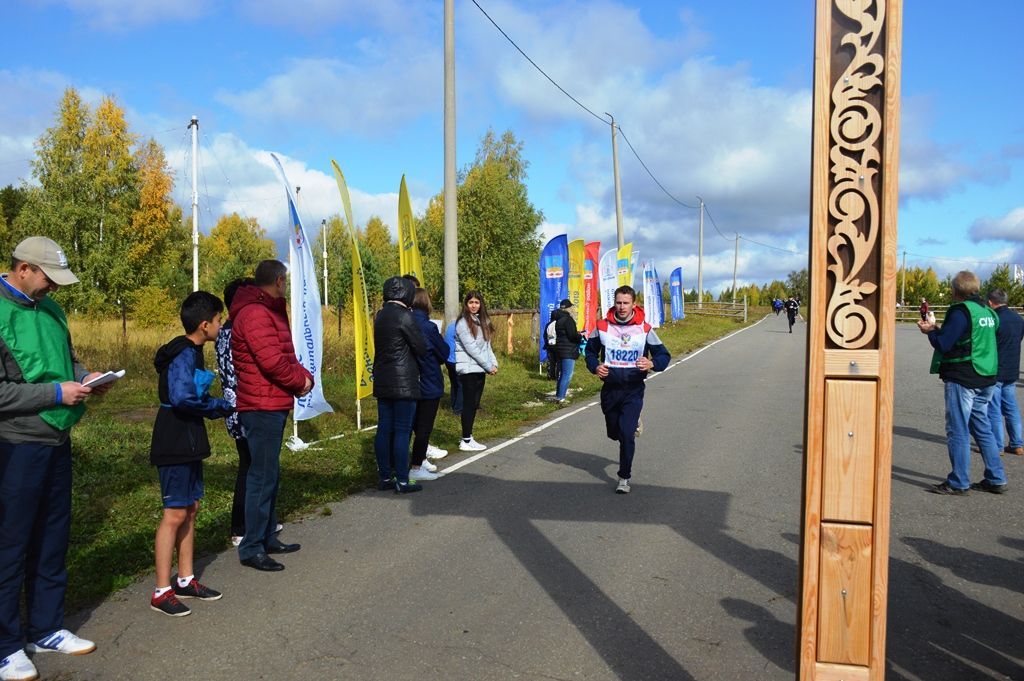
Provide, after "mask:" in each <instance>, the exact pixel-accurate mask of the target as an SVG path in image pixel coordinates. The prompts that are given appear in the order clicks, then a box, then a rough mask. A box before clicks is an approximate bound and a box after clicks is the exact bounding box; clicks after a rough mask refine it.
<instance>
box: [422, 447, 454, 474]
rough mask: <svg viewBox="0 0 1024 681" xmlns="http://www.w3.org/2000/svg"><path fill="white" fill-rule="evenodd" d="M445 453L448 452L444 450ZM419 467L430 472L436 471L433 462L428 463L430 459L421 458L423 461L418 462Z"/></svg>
mask: <svg viewBox="0 0 1024 681" xmlns="http://www.w3.org/2000/svg"><path fill="white" fill-rule="evenodd" d="M447 453H448V452H445V454H447ZM420 467H421V468H423V469H424V470H428V471H430V472H431V473H436V472H437V466H435V465H434V464H432V463H430V459H423V463H422V464H420Z"/></svg>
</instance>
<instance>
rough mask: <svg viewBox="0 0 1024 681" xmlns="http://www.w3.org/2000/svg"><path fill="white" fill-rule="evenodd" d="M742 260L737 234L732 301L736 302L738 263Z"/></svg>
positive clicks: (733, 260) (733, 259)
mask: <svg viewBox="0 0 1024 681" xmlns="http://www.w3.org/2000/svg"><path fill="white" fill-rule="evenodd" d="M739 261H740V235H739V234H737V235H736V251H735V252H734V253H733V256H732V302H734V303H735V302H736V265H737V264H738V263H739Z"/></svg>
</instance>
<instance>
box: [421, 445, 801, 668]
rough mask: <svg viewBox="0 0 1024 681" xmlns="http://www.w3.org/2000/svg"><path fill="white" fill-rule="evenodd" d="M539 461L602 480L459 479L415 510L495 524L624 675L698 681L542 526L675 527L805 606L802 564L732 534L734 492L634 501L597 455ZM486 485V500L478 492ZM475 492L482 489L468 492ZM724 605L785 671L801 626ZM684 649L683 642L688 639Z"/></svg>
mask: <svg viewBox="0 0 1024 681" xmlns="http://www.w3.org/2000/svg"><path fill="white" fill-rule="evenodd" d="M537 455H538V456H540V457H541V458H543V459H545V460H546V461H549V462H551V463H555V464H558V465H567V466H571V467H574V468H577V469H579V470H582V471H584V472H585V473H587V474H588V475H589V476H591V477H592V478H594V480H595V482H594V483H580V482H535V481H506V480H497V479H494V478H489V477H484V476H477V475H463V474H460V475H458V476H452V477H451V478H449V482H450V483H451V484H452V489H451V490H450V493H448V494H445V495H444V496H443V497H442V496H440V495H430V494H417V495H415V496H414V497H413V498H412V500H411V511H412V513H413V515H417V516H434V515H442V516H443V515H453V516H459V517H470V518H483V519H486V520H487V521H488V523H489V524H490V525H491V527H492V528H493V529H494V533H495V535H496V536H497V537H499V538H500V539H501V540H502V541H503V542H504V543H505V545H506V546H507V547H508V549H509V550H510V551H511V552H512V554H513V555H514V556H515V557H516V560H518V561H519V563H520V564H521V565H522V566H523V567H524V568H526V570H527V571H528V572H529V573H530V575H531V576H532V577H533V578H534V579H535V580H536V581H537V583H538V584H539V585H541V587H542V588H543V589H544V590H545V591H546V592H547V594H548V595H549V597H550V598H551V601H552V602H553V603H554V604H555V605H557V606H558V607H559V608H560V609H561V610H562V612H563V613H564V614H565V616H566V617H567V618H568V619H569V620H570V621H572V622H573V624H574V626H575V627H576V628H577V630H578V631H579V632H580V633H581V634H582V635H583V637H584V638H585V639H586V640H587V641H588V643H589V644H590V645H591V647H592V648H593V650H594V651H596V652H597V653H598V654H600V655H601V657H602V658H603V659H604V661H605V663H606V664H607V665H608V667H609V668H610V669H611V670H613V671H614V673H615V674H616V675H617V676H618V677H619V678H621V679H630V680H636V681H654V680H658V679H666V680H667V679H672V680H675V681H690V680H693V679H695V678H696V677H694V676H693V674H692V673H691V672H689V671H687V670H686V669H685V668H684V667H683V666H682V664H681V663H680V661H679V659H678V657H680V651H674V650H670V649H668V648H666V646H665V645H664V644H663V643H662V642H659V639H658V638H656V637H655V636H654V635H652V634H651V633H649V632H647V631H646V630H645V629H644V628H643V627H642V626H640V625H639V624H638V623H637V621H636V620H635V619H634V618H633V617H632V616H631V615H630V613H629V612H627V611H626V610H624V609H623V608H622V607H621V606H620V605H619V604H618V603H617V602H616V601H615V600H614V599H613V598H612V597H610V596H609V595H608V594H606V593H604V592H603V591H602V589H601V588H600V586H599V585H598V584H597V583H596V582H595V581H594V579H592V578H591V577H590V576H589V575H588V574H587V573H586V572H584V571H583V570H581V569H580V568H579V567H578V566H577V565H576V564H575V563H574V562H573V561H572V560H571V559H570V558H569V557H568V556H566V555H565V554H564V553H563V552H562V551H561V549H560V548H559V547H558V546H557V545H556V544H554V543H553V542H552V541H551V540H549V539H548V538H547V537H546V536H545V535H544V533H542V532H541V531H540V529H538V523H542V522H545V521H560V522H564V523H568V524H570V525H571V524H573V523H608V524H614V525H620V526H623V525H637V524H641V525H643V524H650V525H657V526H667V527H669V528H671V529H672V530H673V531H674V532H676V533H677V534H678V535H679V536H680V538H682V539H685V540H686V541H687V542H688V543H689V544H692V545H693V546H697V547H700V548H701V549H702V550H704V551H706V552H708V553H709V554H711V555H713V556H715V557H716V558H718V559H719V560H721V561H723V562H724V563H726V564H728V565H729V566H730V567H732V568H734V569H736V570H738V571H739V572H742V573H743V574H745V575H747V576H748V577H750V578H751V579H752V580H754V581H755V582H757V583H760V584H762V585H763V586H765V587H766V588H767V589H769V590H770V591H772V592H773V593H774V596H773V598H776V599H777V598H782V599H786V600H788V601H790V602H791V603H793V604H794V607H795V601H796V562H795V561H794V560H793V559H792V558H790V557H788V556H785V555H783V554H781V553H779V552H777V551H772V550H767V549H759V548H755V547H752V546H749V545H747V544H745V543H744V542H742V541H739V540H737V539H735V538H734V537H732V536H730V534H729V527H728V525H727V515H728V513H727V511H728V506H729V499H730V495H729V494H727V493H724V492H714V491H707V490H696V489H686V488H674V487H664V486H659V485H646V484H645V485H642V486H640V487H637V488H636V489H635V490H634V492H633V493H632V494H630V495H628V496H621V495H615V494H613V492H612V485H611V484H610V483H611V481H612V480H613V477H612V476H611V475H610V474H609V473H608V471H607V469H608V468H609V466H614V465H615V462H613V461H612V460H610V459H608V458H604V457H599V456H595V455H593V454H588V453H583V452H574V451H571V450H565V449H559V448H552V447H544V448H542V449H541V450H539V451H538V453H537ZM480 487H485V488H486V492H485V493H483V494H480V493H479V492H478V491H476V490H475V489H474V488H480ZM471 489H474V493H472V494H468V493H465V492H467V491H468V490H471ZM726 600H727V601H728V602H724V601H723V611H724V612H723V614H724V615H727V616H732V617H737V618H739V619H743V620H745V621H749V622H752V623H753V624H754V626H753V627H752V628H751V631H750V632H749V633H748V639H749V640H751V642H752V644H753V643H754V642H755V641H756V642H757V643H756V645H755V646H754V647H755V649H756V650H758V651H760V652H761V653H762V654H767V653H769V652H770V651H772V650H774V649H775V648H779V649H781V650H782V651H783V652H782V653H779V652H772V653H771V655H770V656H768V657H767V659H768V660H769V661H771V662H773V663H776V664H779V666H781V667H782V668H783V669H792V662H789V663H786V662H785V659H784V658H785V657H786V655H789V654H790V653H791V651H792V650H793V645H794V639H793V630H792V626H789V625H785V624H783V623H781V622H779V621H778V620H776V619H775V617H774V616H773V615H771V613H768V612H767V611H766V610H764V609H763V608H762V607H761V606H758V605H755V604H750V603H746V604H745V603H744V602H743V601H741V600H739V599H726ZM680 643H681V644H682V643H683V642H680Z"/></svg>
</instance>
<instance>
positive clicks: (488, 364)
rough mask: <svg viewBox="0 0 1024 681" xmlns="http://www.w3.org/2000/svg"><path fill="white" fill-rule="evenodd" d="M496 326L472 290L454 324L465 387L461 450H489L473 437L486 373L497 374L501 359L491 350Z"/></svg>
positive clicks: (457, 362) (457, 361)
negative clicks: (474, 423)
mask: <svg viewBox="0 0 1024 681" xmlns="http://www.w3.org/2000/svg"><path fill="white" fill-rule="evenodd" d="M493 336H494V325H493V324H491V318H490V316H489V315H488V314H487V306H486V305H484V298H483V296H482V295H481V294H480V292H479V291H469V292H467V293H466V297H465V298H464V299H463V302H462V313H461V314H460V315H459V318H458V319H457V320H456V323H455V371H456V372H457V373H458V375H459V383H460V384H461V386H462V394H463V398H462V441H461V442H459V449H460V450H462V451H464V452H477V451H480V450H481V449H487V447H486V446H485V445H482V444H480V443H479V442H477V441H476V440H474V439H473V422H474V421H475V420H476V411H477V409H478V408H479V406H480V397H481V396H482V395H483V393H484V381H485V380H486V378H487V374H491V375H492V376H493V375H494V374H496V373H498V360H497V358H495V356H494V350H493V349H491V338H492V337H493Z"/></svg>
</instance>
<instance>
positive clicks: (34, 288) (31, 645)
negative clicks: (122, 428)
mask: <svg viewBox="0 0 1024 681" xmlns="http://www.w3.org/2000/svg"><path fill="white" fill-rule="evenodd" d="M76 283H78V278H77V277H75V275H74V274H73V273H72V272H71V270H70V269H69V268H68V261H67V258H66V257H65V255H64V251H63V250H61V248H60V246H58V245H57V244H56V243H55V242H53V241H52V240H50V239H47V238H46V237H42V236H33V237H29V238H28V239H25V240H24V241H22V242H21V243H19V244H18V246H17V247H16V248H15V249H14V253H13V255H12V257H11V271H10V272H8V273H7V274H4V275H3V276H2V278H0V679H3V680H4V681H19V680H21V679H35V678H37V676H38V675H37V672H36V668H35V665H34V664H32V661H31V660H29V659H28V657H27V656H26V655H25V652H26V650H27V651H28V652H30V653H46V652H59V653H67V654H70V655H84V654H85V653H90V652H92V651H93V650H95V649H96V645H95V644H94V643H93V642H92V641H87V640H85V639H83V638H79V637H78V636H75V635H74V634H73V633H71V632H70V631H68V630H67V629H64V628H63V627H64V592H65V590H66V589H67V583H68V574H67V569H66V567H65V562H64V561H65V557H66V555H67V552H68V536H69V534H70V531H71V439H70V431H71V427H72V426H73V425H75V423H77V422H78V420H79V419H80V418H81V417H82V413H83V412H84V411H85V404H84V401H85V398H86V396H88V395H90V394H92V395H96V394H99V393H103V392H106V390H107V389H108V388H109V387H110V384H109V383H108V384H106V385H104V386H101V387H96V388H89V387H87V386H84V385H82V384H83V383H84V382H86V381H87V380H89V379H92V378H94V377H96V376H99V375H100V374H99V373H89V372H88V371H87V370H86V369H85V367H84V366H82V365H81V364H80V363H79V362H78V360H77V358H76V357H75V352H74V349H73V348H72V346H71V336H70V334H69V332H68V323H67V319H66V318H65V317H64V312H63V311H61V309H60V307H59V306H58V305H57V303H55V302H53V301H52V300H51V299H50V298H49V296H48V294H49V293H51V292H53V291H56V290H57V289H58V288H59V287H60V286H66V285H68V284H76ZM22 592H24V596H25V604H26V608H27V612H26V613H25V615H26V616H25V620H26V624H27V630H23V629H22V624H21V613H20V612H19V603H20V600H21V597H22ZM26 638H27V641H28V643H27V645H26V643H25V641H26Z"/></svg>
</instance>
